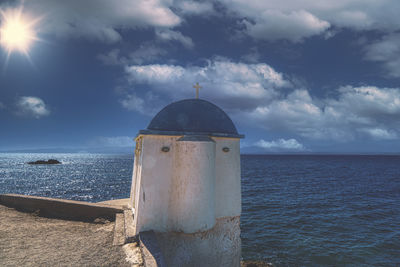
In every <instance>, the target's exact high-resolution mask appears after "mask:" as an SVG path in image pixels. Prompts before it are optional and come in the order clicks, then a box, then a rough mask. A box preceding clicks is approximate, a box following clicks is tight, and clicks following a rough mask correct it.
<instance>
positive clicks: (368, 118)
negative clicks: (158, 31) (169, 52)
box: [121, 58, 400, 141]
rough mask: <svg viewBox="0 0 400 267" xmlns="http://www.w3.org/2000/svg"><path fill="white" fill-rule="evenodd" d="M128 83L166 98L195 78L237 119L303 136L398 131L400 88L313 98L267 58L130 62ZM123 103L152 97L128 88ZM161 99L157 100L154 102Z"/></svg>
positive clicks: (187, 93)
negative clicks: (186, 63) (200, 63)
mask: <svg viewBox="0 0 400 267" xmlns="http://www.w3.org/2000/svg"><path fill="white" fill-rule="evenodd" d="M125 70H126V75H127V79H128V80H129V83H130V84H131V85H134V87H135V85H136V84H141V85H145V86H146V87H147V88H148V90H149V92H151V93H153V94H154V95H157V96H160V97H161V99H164V101H165V102H164V103H161V106H162V105H163V104H166V103H168V102H169V101H170V100H176V99H182V98H191V97H193V96H194V92H195V91H194V89H193V88H192V86H193V83H194V82H199V83H200V84H201V86H203V88H202V89H200V97H201V98H204V99H210V100H211V101H212V102H215V103H216V104H218V105H219V106H221V107H222V108H223V109H225V110H227V111H228V112H229V113H230V114H231V116H234V118H235V120H236V121H239V122H240V123H241V124H244V125H250V126H252V127H260V128H263V129H265V130H267V131H272V132H287V133H291V134H293V135H295V136H300V137H302V138H308V139H320V140H336V141H348V140H352V139H355V138H373V139H381V140H384V139H396V138H398V136H400V121H398V118H399V117H400V89H399V88H379V87H374V86H362V87H353V86H343V87H340V88H338V89H337V90H336V92H334V93H335V97H325V98H316V97H313V96H312V95H311V94H310V92H309V91H308V90H306V89H295V88H293V86H292V83H291V82H290V81H288V80H287V79H285V78H284V75H283V74H282V73H279V72H277V71H275V70H274V69H273V68H271V67H270V66H268V65H267V64H263V63H259V64H245V63H234V62H231V61H229V60H226V59H222V58H217V59H215V60H212V61H209V62H208V64H207V65H205V66H203V67H196V66H189V67H183V66H175V65H141V66H137V65H133V66H129V67H126V69H125ZM121 103H122V104H123V106H124V107H126V108H128V109H131V110H136V111H139V112H142V113H146V114H147V113H148V112H147V111H144V110H146V109H149V108H150V107H153V109H152V110H154V109H155V106H156V105H155V104H154V103H155V102H154V101H152V100H149V99H147V98H146V99H144V98H141V99H138V98H137V97H136V96H135V95H134V94H133V96H132V94H131V93H128V94H127V95H126V97H125V98H124V99H123V100H122V101H121ZM159 106H160V102H157V107H158V108H159Z"/></svg>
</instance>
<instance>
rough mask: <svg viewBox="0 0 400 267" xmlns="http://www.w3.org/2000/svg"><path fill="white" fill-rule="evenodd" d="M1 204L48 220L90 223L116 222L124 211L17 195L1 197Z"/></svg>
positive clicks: (77, 202)
mask: <svg viewBox="0 0 400 267" xmlns="http://www.w3.org/2000/svg"><path fill="white" fill-rule="evenodd" d="M0 204H1V205H4V206H7V207H10V208H14V209H16V210H20V211H25V212H38V213H39V215H40V216H43V217H48V218H57V219H66V220H76V221H88V222H92V221H94V220H95V219H97V218H104V219H107V220H110V221H114V220H115V214H116V213H119V212H123V209H121V208H117V207H110V206H109V205H102V204H96V203H88V202H83V201H74V200H65V199H55V198H47V197H36V196H26V195H17V194H4V195H0Z"/></svg>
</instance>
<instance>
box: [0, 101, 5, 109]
mask: <svg viewBox="0 0 400 267" xmlns="http://www.w3.org/2000/svg"><path fill="white" fill-rule="evenodd" d="M1 109H6V105H4V104H3V103H2V102H0V110H1Z"/></svg>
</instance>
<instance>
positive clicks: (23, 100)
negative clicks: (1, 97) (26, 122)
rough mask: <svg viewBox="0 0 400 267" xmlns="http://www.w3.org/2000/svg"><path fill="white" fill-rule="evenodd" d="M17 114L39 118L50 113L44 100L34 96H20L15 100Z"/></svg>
mask: <svg viewBox="0 0 400 267" xmlns="http://www.w3.org/2000/svg"><path fill="white" fill-rule="evenodd" d="M17 109H18V110H17V114H19V115H22V116H28V117H34V118H36V119H39V118H41V117H44V116H47V115H49V114H50V111H49V110H48V108H47V107H46V104H45V103H44V101H43V100H42V99H40V98H38V97H34V96H22V97H20V98H19V99H18V101H17Z"/></svg>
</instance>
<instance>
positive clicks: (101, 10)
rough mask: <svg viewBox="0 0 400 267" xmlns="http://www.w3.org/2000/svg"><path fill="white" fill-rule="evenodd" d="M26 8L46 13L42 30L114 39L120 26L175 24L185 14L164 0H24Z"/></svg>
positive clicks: (128, 27) (168, 25) (35, 12)
mask: <svg viewBox="0 0 400 267" xmlns="http://www.w3.org/2000/svg"><path fill="white" fill-rule="evenodd" d="M24 5H25V7H26V8H25V10H29V11H30V12H33V13H34V14H36V15H44V19H43V23H42V25H41V27H40V30H41V32H44V33H52V34H55V35H57V36H73V37H86V38H92V39H96V40H100V41H104V42H109V43H114V42H117V41H119V40H120V39H121V38H122V37H121V35H120V33H119V30H120V29H134V28H137V27H146V26H152V27H174V26H177V25H178V24H180V22H181V18H180V17H179V16H177V15H176V14H174V12H173V11H172V10H171V7H172V6H173V3H172V1H163V0H134V1H131V0H115V1H108V0H85V1H80V0H68V1H53V0H35V1H24Z"/></svg>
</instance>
